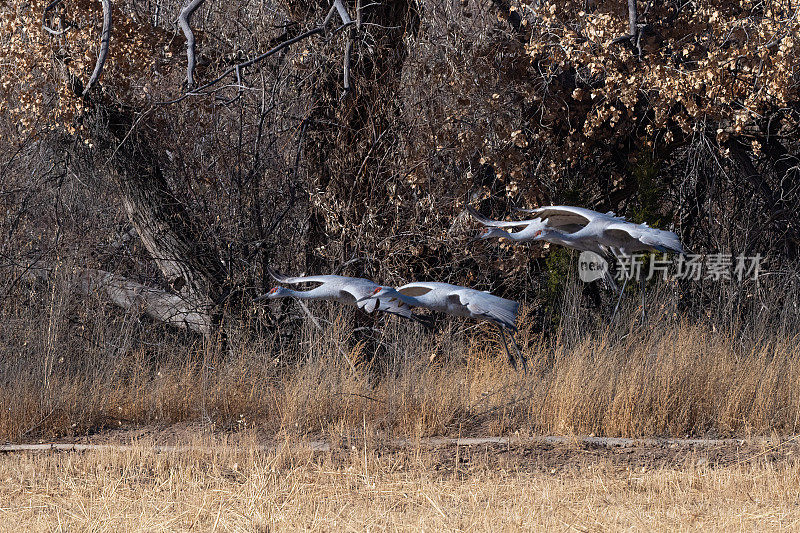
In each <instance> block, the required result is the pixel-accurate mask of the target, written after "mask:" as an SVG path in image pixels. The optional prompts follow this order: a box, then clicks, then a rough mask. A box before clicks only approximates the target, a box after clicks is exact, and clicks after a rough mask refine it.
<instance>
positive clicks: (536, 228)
mask: <svg viewBox="0 0 800 533" xmlns="http://www.w3.org/2000/svg"><path fill="white" fill-rule="evenodd" d="M467 211H468V212H469V214H470V215H472V216H473V218H475V219H476V220H477V221H478V222H480V223H481V224H483V225H484V226H485V227H484V229H483V231H482V232H481V233H480V234H479V236H478V237H477V238H478V239H491V238H500V239H508V240H511V241H515V242H529V241H546V242H550V243H553V244H559V245H561V246H565V247H567V248H572V249H575V250H578V251H581V252H584V251H589V252H594V253H596V254H597V255H600V256H608V255H609V253H608V250H607V249H605V248H603V247H602V246H600V245H598V244H596V243H594V242H591V241H589V240H586V239H583V240H575V239H570V238H569V235H572V234H573V233H576V232H578V231H580V230H581V229H583V227H584V226H582V225H580V224H578V223H564V224H560V225H558V226H556V227H550V226H548V223H549V221H548V220H543V219H541V218H532V219H529V220H518V221H505V220H494V219H491V218H488V217H485V216H483V215H482V214H480V213H479V212H478V211H477V210H475V209H474V208H473V207H472V206H467ZM514 227H521V228H522V229H521V230H519V231H508V230H506V229H504V228H514ZM550 230H554V231H550ZM603 279H604V280H605V282H606V284H607V285H608V286H609V287H611V288H612V289H613V290H614V291H619V287H617V284H616V283H615V282H614V279H613V278H612V277H611V274H609V273H608V271H606V272H604V274H603Z"/></svg>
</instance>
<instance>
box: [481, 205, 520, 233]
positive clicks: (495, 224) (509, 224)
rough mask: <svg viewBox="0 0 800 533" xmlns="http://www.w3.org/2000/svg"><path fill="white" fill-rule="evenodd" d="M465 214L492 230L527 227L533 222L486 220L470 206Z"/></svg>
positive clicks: (486, 218)
mask: <svg viewBox="0 0 800 533" xmlns="http://www.w3.org/2000/svg"><path fill="white" fill-rule="evenodd" d="M467 212H468V213H469V214H470V215H472V217H473V218H474V219H475V220H477V221H478V222H480V223H481V224H483V225H484V226H489V227H492V228H516V227H520V226H528V225H530V224H531V223H532V222H535V221H534V220H517V221H506V220H494V219H492V218H488V217H485V216H483V215H482V214H480V213H478V211H477V210H476V209H475V208H473V207H472V206H469V205H468V206H467Z"/></svg>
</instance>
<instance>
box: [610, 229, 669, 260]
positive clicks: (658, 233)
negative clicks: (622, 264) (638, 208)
mask: <svg viewBox="0 0 800 533" xmlns="http://www.w3.org/2000/svg"><path fill="white" fill-rule="evenodd" d="M606 233H608V234H609V236H612V237H615V238H618V239H627V238H633V239H636V240H637V241H639V242H640V243H642V244H643V245H645V246H647V247H649V248H651V249H653V250H657V251H659V252H672V253H676V254H682V253H684V251H683V246H682V245H681V241H680V239H679V238H678V236H677V235H676V234H675V233H673V232H671V231H667V230H662V229H657V228H650V227H648V226H645V225H644V224H632V223H630V222H627V223H624V224H612V225H610V226H608V228H606Z"/></svg>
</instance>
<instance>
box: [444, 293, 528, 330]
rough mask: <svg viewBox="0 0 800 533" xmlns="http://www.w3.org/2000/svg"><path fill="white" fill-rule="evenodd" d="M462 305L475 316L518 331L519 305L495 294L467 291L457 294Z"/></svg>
mask: <svg viewBox="0 0 800 533" xmlns="http://www.w3.org/2000/svg"><path fill="white" fill-rule="evenodd" d="M457 295H458V297H459V300H460V302H461V305H464V306H466V308H467V309H468V310H469V311H470V312H471V313H473V314H475V315H478V316H482V317H484V318H486V319H488V320H491V321H493V322H497V323H500V324H502V325H503V326H505V327H507V328H508V329H511V330H513V331H516V330H517V324H516V323H517V310H518V309H519V303H517V302H515V301H514V300H507V299H505V298H500V297H499V296H495V295H494V294H488V293H485V292H481V291H476V290H472V289H466V290H464V291H459V292H458V293H457Z"/></svg>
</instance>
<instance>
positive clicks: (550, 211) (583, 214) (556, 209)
mask: <svg viewBox="0 0 800 533" xmlns="http://www.w3.org/2000/svg"><path fill="white" fill-rule="evenodd" d="M515 211H520V212H522V213H531V214H533V215H535V216H536V217H537V218H541V219H542V220H545V219H546V221H547V225H548V226H551V227H554V228H556V229H559V230H562V231H568V230H567V228H566V227H567V226H570V225H575V224H578V225H580V226H586V225H587V224H588V223H589V222H592V221H594V220H597V219H606V220H614V221H617V222H624V221H625V219H624V218H623V217H618V216H616V215H615V214H614V213H613V212H611V211H609V212H608V213H599V212H597V211H592V210H591V209H586V208H585V207H575V206H571V205H548V206H543V207H537V208H536V209H519V208H517V209H515ZM570 233H572V231H570Z"/></svg>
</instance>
